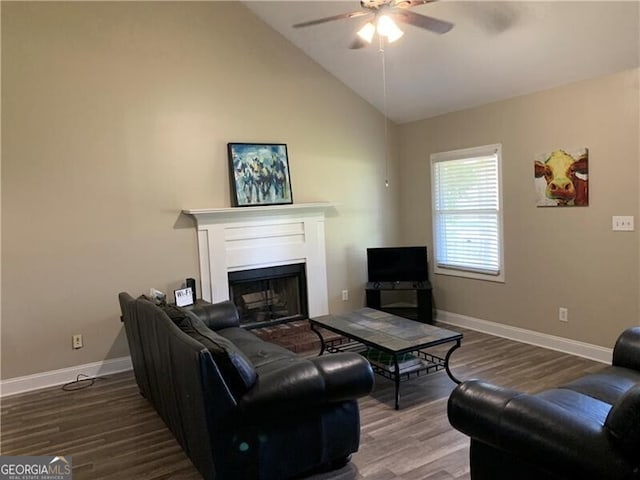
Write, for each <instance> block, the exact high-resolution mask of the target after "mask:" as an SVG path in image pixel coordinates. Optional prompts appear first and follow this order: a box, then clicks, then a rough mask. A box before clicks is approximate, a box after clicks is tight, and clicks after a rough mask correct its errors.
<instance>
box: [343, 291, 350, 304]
mask: <svg viewBox="0 0 640 480" xmlns="http://www.w3.org/2000/svg"><path fill="white" fill-rule="evenodd" d="M347 300H349V290H342V301H343V302H346V301H347Z"/></svg>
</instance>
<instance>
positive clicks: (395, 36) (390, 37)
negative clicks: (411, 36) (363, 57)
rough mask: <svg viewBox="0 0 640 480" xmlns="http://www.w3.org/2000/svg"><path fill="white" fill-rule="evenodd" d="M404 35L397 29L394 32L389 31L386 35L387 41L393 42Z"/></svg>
mask: <svg viewBox="0 0 640 480" xmlns="http://www.w3.org/2000/svg"><path fill="white" fill-rule="evenodd" d="M403 35H404V32H403V31H402V30H400V29H398V30H397V31H396V32H393V33H390V34H389V35H387V40H388V41H389V43H393V42H395V41H396V40H398V39H399V38H401V37H402V36H403Z"/></svg>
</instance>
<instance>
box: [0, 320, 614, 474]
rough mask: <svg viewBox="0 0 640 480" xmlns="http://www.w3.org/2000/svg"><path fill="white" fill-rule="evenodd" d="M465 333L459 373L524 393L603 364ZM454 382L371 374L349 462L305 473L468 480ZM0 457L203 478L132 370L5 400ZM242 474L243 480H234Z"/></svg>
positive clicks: (80, 469)
mask: <svg viewBox="0 0 640 480" xmlns="http://www.w3.org/2000/svg"><path fill="white" fill-rule="evenodd" d="M443 327H445V328H451V329H453V330H456V331H460V332H462V333H464V339H463V341H462V347H461V348H460V349H458V350H457V351H456V352H455V353H454V354H453V356H452V361H451V368H452V371H453V373H454V375H456V376H457V377H458V378H459V379H461V380H465V379H471V378H482V379H485V380H488V381H491V382H494V383H498V384H500V385H504V386H508V387H511V388H516V389H520V390H523V391H528V392H535V391H539V390H542V389H545V388H548V387H551V386H554V385H559V384H561V383H564V382H567V381H569V380H572V379H574V378H577V377H579V376H581V375H583V374H585V373H588V372H595V371H598V370H601V369H602V368H604V365H603V364H601V363H597V362H593V361H590V360H586V359H583V358H580V357H575V356H571V355H566V354H563V353H559V352H555V351H552V350H547V349H544V348H539V347H534V346H531V345H526V344H522V343H518V342H514V341H511V340H506V339H502V338H498V337H493V336H490V335H486V334H482V333H479V332H474V331H471V330H466V329H462V328H453V327H447V326H446V325H443ZM454 386H455V385H454V383H453V382H452V381H451V380H450V379H449V377H448V376H447V375H446V373H445V372H444V371H441V372H438V373H435V374H432V375H429V376H423V377H418V378H416V379H413V380H410V381H408V382H405V383H402V384H401V387H400V392H401V405H400V407H401V409H400V410H399V411H396V410H394V409H393V397H394V395H393V393H394V389H393V383H392V382H390V381H388V380H386V379H383V378H381V377H379V376H376V387H375V389H374V391H373V393H372V394H371V395H369V396H367V397H365V398H363V399H361V401H360V407H361V425H362V427H361V445H360V451H359V452H357V453H356V454H354V455H353V457H352V461H351V462H350V463H349V464H347V465H346V466H345V467H343V468H341V469H339V470H336V471H333V472H329V473H322V474H316V475H313V476H311V477H308V479H309V480H328V479H331V480H360V479H362V480H451V479H465V480H466V479H469V459H468V455H469V439H468V438H467V437H466V436H464V435H462V434H461V433H459V432H457V431H456V430H454V429H453V428H452V427H451V426H450V425H449V422H448V420H447V415H446V404H447V398H448V396H449V393H450V392H451V390H452V389H453V388H454ZM1 403H2V405H1V411H0V421H1V423H0V429H1V434H0V441H1V443H0V454H2V455H71V456H72V457H73V478H74V480H84V479H87V480H97V479H108V480H116V479H117V480H129V479H131V480H138V479H140V480H159V479H180V480H182V479H184V480H191V479H194V480H195V479H200V478H202V477H201V476H200V475H199V473H198V472H197V470H196V469H195V467H193V465H192V464H191V462H190V460H189V459H188V458H187V456H186V455H185V454H184V452H183V451H182V449H181V448H180V446H179V445H178V443H177V442H176V441H175V439H174V438H173V436H172V434H171V432H170V431H169V430H168V429H167V428H166V427H165V425H164V423H163V422H162V420H161V419H160V417H159V416H158V415H157V414H156V412H155V410H154V409H153V408H152V407H151V406H150V405H149V403H148V402H147V401H146V400H145V399H144V398H143V397H141V396H140V394H139V393H138V388H137V386H136V383H135V380H134V377H133V373H132V372H125V373H120V374H116V375H111V376H108V377H103V378H98V379H97V380H96V381H95V384H94V385H93V386H91V387H89V388H86V389H83V390H77V391H73V392H66V391H63V390H62V389H61V388H60V387H54V388H48V389H43V390H40V391H37V392H31V393H26V394H20V395H14V396H10V397H6V398H4V399H2V402H1ZM238 480H242V479H238Z"/></svg>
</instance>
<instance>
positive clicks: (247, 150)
mask: <svg viewBox="0 0 640 480" xmlns="http://www.w3.org/2000/svg"><path fill="white" fill-rule="evenodd" d="M227 149H228V154H229V179H230V182H231V203H232V205H233V206H234V207H253V206H259V205H279V204H288V203H293V195H292V193H291V177H290V175H289V157H288V155H287V146H286V145H285V144H283V143H228V144H227Z"/></svg>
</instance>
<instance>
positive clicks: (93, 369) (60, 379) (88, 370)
mask: <svg viewBox="0 0 640 480" xmlns="http://www.w3.org/2000/svg"><path fill="white" fill-rule="evenodd" d="M132 368H133V366H132V364H131V357H119V358H111V359H109V360H103V361H102V362H92V363H86V364H84V365H76V366H74V367H68V368H61V369H60V370H51V371H50V372H42V373H36V374H34V375H25V376H24V377H14V378H8V379H6V380H2V381H0V397H6V396H9V395H16V394H18V393H24V392H30V391H32V390H40V389H41V388H47V387H53V386H56V385H62V384H64V383H68V382H72V381H74V380H75V379H76V378H77V377H78V375H79V374H83V375H86V376H88V377H100V376H103V375H111V374H114V373H119V372H124V371H127V370H131V369H132Z"/></svg>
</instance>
